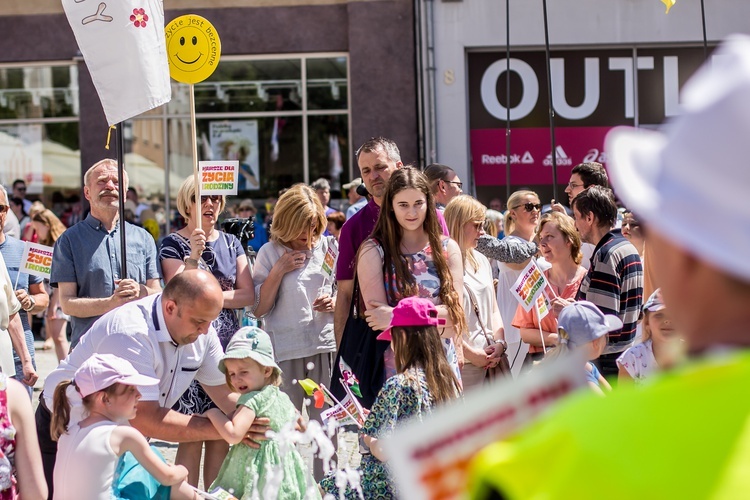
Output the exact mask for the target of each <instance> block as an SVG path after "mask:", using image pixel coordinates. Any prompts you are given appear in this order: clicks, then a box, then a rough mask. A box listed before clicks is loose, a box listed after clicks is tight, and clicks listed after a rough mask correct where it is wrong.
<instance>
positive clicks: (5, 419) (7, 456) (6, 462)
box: [0, 372, 17, 500]
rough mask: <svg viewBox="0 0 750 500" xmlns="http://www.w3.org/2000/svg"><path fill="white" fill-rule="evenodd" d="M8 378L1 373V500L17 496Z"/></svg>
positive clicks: (14, 430) (14, 433) (14, 448)
mask: <svg viewBox="0 0 750 500" xmlns="http://www.w3.org/2000/svg"><path fill="white" fill-rule="evenodd" d="M7 388H8V378H7V376H6V375H5V374H3V373H1V372H0V500H13V499H15V498H17V496H16V478H15V477H14V475H13V467H14V459H15V454H16V429H15V427H13V424H12V423H11V422H10V415H9V414H8V393H7V392H6V389H7Z"/></svg>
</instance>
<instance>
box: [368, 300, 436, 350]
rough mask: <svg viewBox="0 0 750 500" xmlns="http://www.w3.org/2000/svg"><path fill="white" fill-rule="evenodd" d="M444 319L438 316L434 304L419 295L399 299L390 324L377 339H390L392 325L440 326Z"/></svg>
mask: <svg viewBox="0 0 750 500" xmlns="http://www.w3.org/2000/svg"><path fill="white" fill-rule="evenodd" d="M444 324H445V320H444V319H440V318H438V310H437V308H436V307H435V304H433V303H432V302H430V301H429V300H428V299H423V298H420V297H407V298H405V299H401V301H400V302H399V303H398V304H396V307H394V308H393V318H392V319H391V325H390V326H389V327H388V328H387V329H386V330H385V331H383V333H381V334H380V335H378V337H377V338H378V340H391V328H393V327H394V326H442V325H444Z"/></svg>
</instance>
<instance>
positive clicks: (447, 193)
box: [424, 163, 464, 211]
mask: <svg viewBox="0 0 750 500" xmlns="http://www.w3.org/2000/svg"><path fill="white" fill-rule="evenodd" d="M424 175H426V176H427V179H428V180H429V181H430V186H431V187H432V194H433V195H434V196H435V205H436V206H437V208H438V210H440V211H443V210H445V206H446V205H447V204H448V202H449V201H451V200H452V199H453V198H455V197H456V196H458V195H459V194H462V193H463V187H464V183H463V182H461V179H459V178H458V175H456V172H455V171H454V170H453V169H452V168H450V167H449V166H447V165H440V164H439V163H433V164H431V165H427V167H425V169H424Z"/></svg>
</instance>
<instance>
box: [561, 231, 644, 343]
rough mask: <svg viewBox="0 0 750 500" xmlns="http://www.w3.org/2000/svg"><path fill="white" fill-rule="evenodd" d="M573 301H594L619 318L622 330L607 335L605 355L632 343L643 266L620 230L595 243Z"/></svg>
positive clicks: (640, 297) (638, 314)
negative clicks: (586, 271) (587, 267)
mask: <svg viewBox="0 0 750 500" xmlns="http://www.w3.org/2000/svg"><path fill="white" fill-rule="evenodd" d="M576 300H588V301H589V302H593V303H594V304H596V306H597V307H599V309H600V310H601V311H602V312H603V313H604V314H614V315H616V316H617V317H618V318H620V320H622V323H623V326H622V330H620V331H617V332H614V333H610V334H609V342H608V343H607V349H606V350H605V351H604V354H610V353H615V352H622V351H624V350H625V349H627V348H628V347H630V346H631V344H632V343H633V339H634V338H635V329H636V325H637V323H638V317H639V316H640V314H641V305H642V303H643V265H642V264H641V258H640V256H639V255H638V251H637V250H636V249H635V247H634V246H633V245H631V244H630V242H629V241H628V240H626V239H625V238H624V237H623V236H622V233H621V232H620V230H619V229H614V230H612V231H610V232H608V233H607V234H606V235H604V237H603V238H602V239H601V241H599V243H598V244H597V245H596V249H595V250H594V255H593V256H592V257H591V267H590V269H589V272H588V274H587V275H586V277H585V278H583V281H582V282H581V287H580V288H579V289H578V295H577V296H576Z"/></svg>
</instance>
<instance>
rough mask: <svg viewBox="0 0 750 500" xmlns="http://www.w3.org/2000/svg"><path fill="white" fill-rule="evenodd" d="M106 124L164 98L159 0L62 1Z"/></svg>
mask: <svg viewBox="0 0 750 500" xmlns="http://www.w3.org/2000/svg"><path fill="white" fill-rule="evenodd" d="M62 5H63V9H64V10H65V15H66V16H67V17H68V22H69V23H70V27H71V28H72V29H73V33H74V34H75V37H76V41H77V42H78V48H79V49H80V50H81V54H83V59H84V60H85V61H86V66H87V67H88V69H89V72H90V73H91V79H92V80H93V81H94V86H95V87H96V92H97V93H98V94H99V99H100V100H101V102H102V107H103V108H104V114H105V115H106V117H107V122H108V123H109V124H110V125H114V124H115V123H119V122H122V121H125V120H127V119H128V118H132V117H134V116H137V115H139V114H141V113H144V112H146V111H148V110H150V109H153V108H156V107H158V106H161V105H162V104H165V103H167V102H169V100H170V99H171V98H172V88H171V86H170V80H169V64H168V62H167V49H166V42H165V37H164V6H163V4H162V1H161V0H137V1H136V0H119V1H117V2H113V1H112V0H62Z"/></svg>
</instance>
